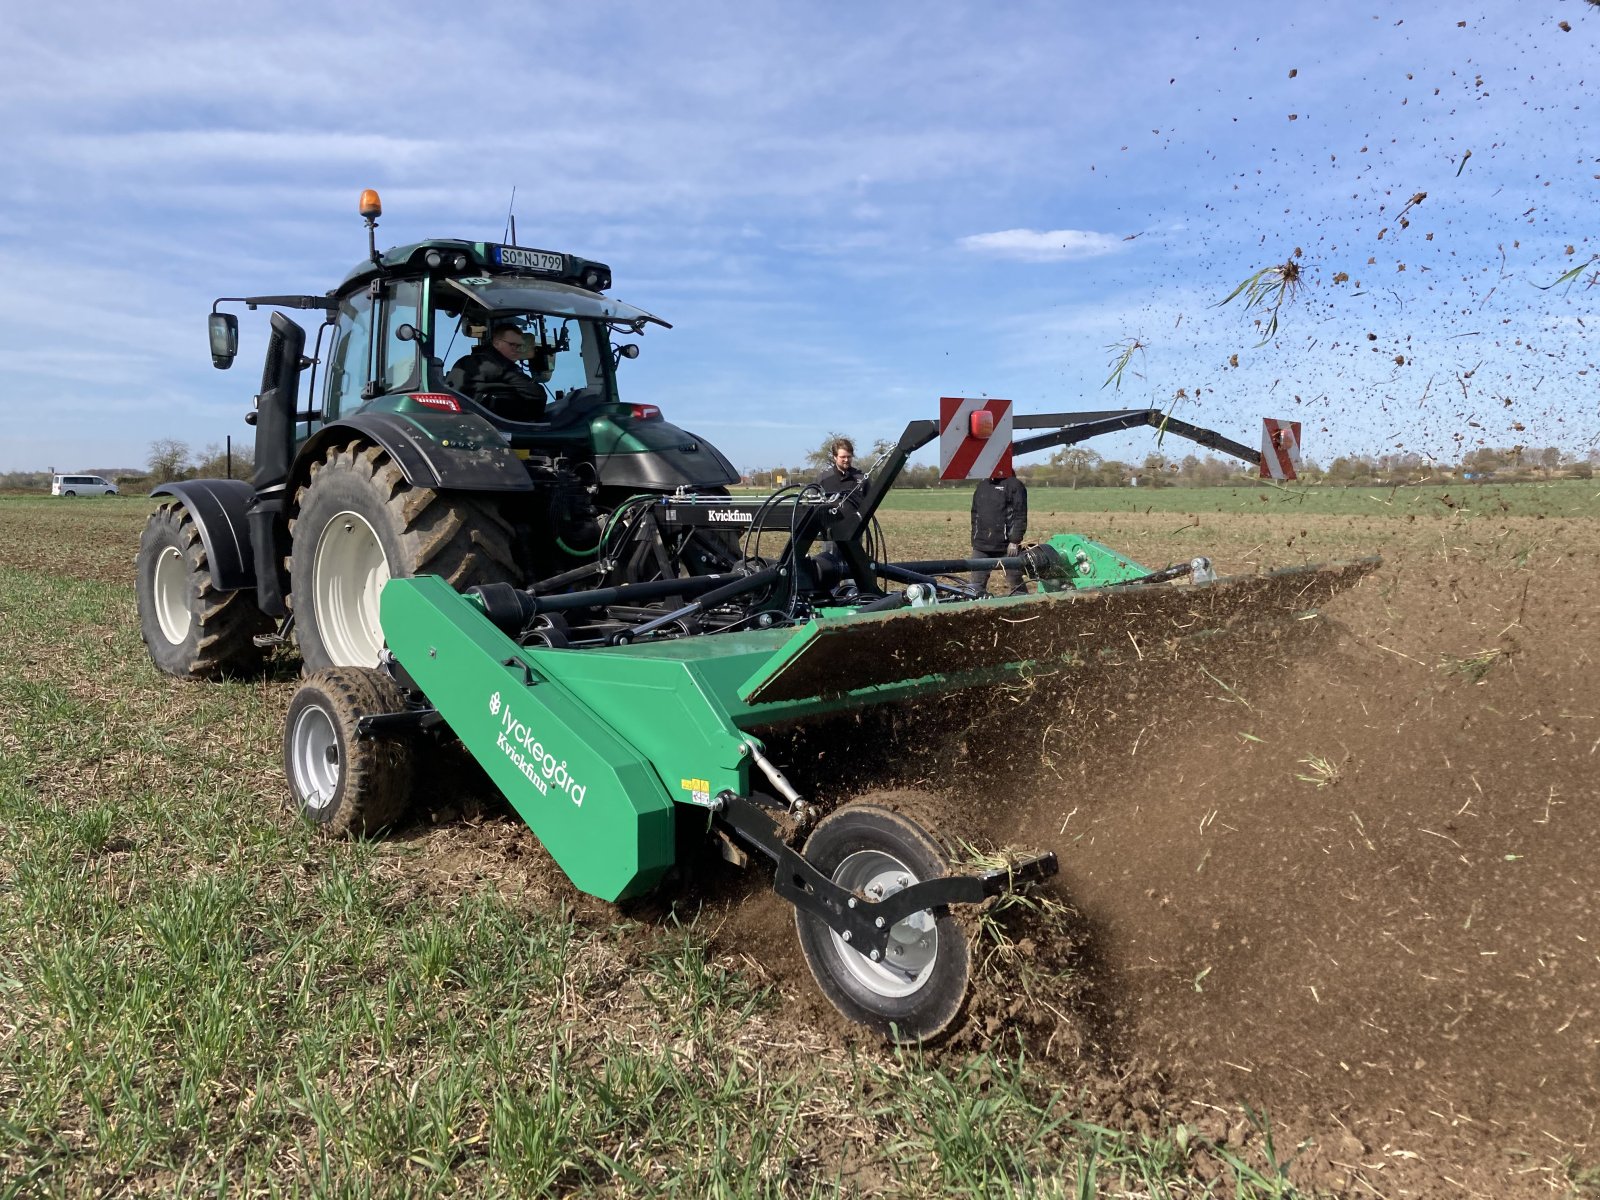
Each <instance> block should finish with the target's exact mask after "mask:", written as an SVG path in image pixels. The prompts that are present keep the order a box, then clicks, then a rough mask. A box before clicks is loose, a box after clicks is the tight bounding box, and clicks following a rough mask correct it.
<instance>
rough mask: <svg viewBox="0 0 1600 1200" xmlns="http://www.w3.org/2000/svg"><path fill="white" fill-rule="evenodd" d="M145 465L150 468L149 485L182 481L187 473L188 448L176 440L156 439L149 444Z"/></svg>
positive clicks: (185, 444)
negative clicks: (148, 455)
mask: <svg viewBox="0 0 1600 1200" xmlns="http://www.w3.org/2000/svg"><path fill="white" fill-rule="evenodd" d="M145 463H146V464H147V465H148V466H149V468H150V482H151V483H168V482H170V481H171V480H174V479H182V478H183V477H184V476H185V475H186V474H188V471H189V446H188V444H187V443H185V442H180V441H179V440H178V439H177V438H157V439H156V440H155V441H153V442H151V443H150V457H149V458H147V459H146V460H145Z"/></svg>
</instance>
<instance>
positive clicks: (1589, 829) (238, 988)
mask: <svg viewBox="0 0 1600 1200" xmlns="http://www.w3.org/2000/svg"><path fill="white" fill-rule="evenodd" d="M894 501H895V503H894V506H893V507H892V508H891V509H889V510H888V511H886V512H884V514H883V516H882V522H883V528H884V533H885V535H886V537H887V538H888V541H889V545H890V551H891V555H892V556H893V557H900V558H919V557H931V556H942V555H958V554H964V553H965V552H966V549H967V547H966V522H967V516H966V501H965V497H964V496H962V495H960V494H959V493H949V492H929V493H898V494H896V496H895V497H894ZM1112 506H1115V508H1114V510H1113V509H1112ZM150 508H151V504H150V502H149V501H146V500H141V499H134V498H121V499H105V500H78V501H75V502H73V501H62V500H47V499H36V498H16V497H0V1197H9V1196H13V1195H16V1196H22V1195H26V1196H33V1195H45V1196H56V1195H59V1196H80V1195H84V1196H86V1195H94V1194H102V1195H113V1194H133V1195H140V1194H152V1195H156V1194H158V1195H175V1194H176V1195H192V1194H200V1193H206V1194H217V1193H221V1194H228V1195H234V1194H255V1193H261V1194H284V1195H293V1194H317V1195H337V1196H346V1195H348V1196H365V1195H379V1196H401V1195H419V1196H421V1195H435V1194H442V1193H445V1194H448V1193H454V1194H460V1195H464V1196H527V1195H538V1194H570V1193H583V1194H596V1195H617V1196H624V1195H626V1196H633V1195H641V1194H651V1193H661V1194H674V1195H685V1196H702V1195H720V1196H741V1197H742V1196H810V1195H823V1196H831V1195H836V1194H847V1195H868V1196H878V1195H881V1196H897V1197H898V1196H945V1195H967V1194H977V1195H1019V1196H1033V1195H1071V1196H1091V1195H1101V1194H1103V1195H1132V1196H1167V1197H1191V1196H1196V1195H1205V1194H1211V1195H1217V1196H1234V1195H1244V1196H1287V1195H1317V1194H1325V1193H1326V1194H1335V1195H1350V1196H1383V1197H1399V1196H1424V1197H1445V1196H1452V1197H1454V1196H1467V1195H1471V1196H1485V1197H1521V1196H1587V1197H1596V1196H1600V1140H1597V1139H1600V1129H1597V1128H1596V1122H1597V1120H1600V866H1597V865H1596V861H1597V848H1600V783H1597V779H1600V661H1597V660H1600V519H1597V518H1600V484H1593V483H1588V482H1578V481H1563V482H1560V483H1556V484H1551V485H1547V486H1539V485H1519V486H1517V487H1505V488H1472V487H1467V488H1463V489H1459V490H1456V489H1437V488H1429V489H1416V490H1411V489H1399V490H1396V491H1388V490H1384V491H1372V492H1354V491H1349V492H1344V491H1334V492H1324V493H1317V492H1297V491H1292V490H1283V489H1255V488H1247V489H1239V490H1237V491H1235V490H1229V489H1212V490H1197V491H1187V490H1178V489H1170V490H1158V491H1151V492H1138V493H1135V492H1134V491H1133V490H1132V489H1121V490H1117V491H1110V490H1087V489H1086V490H1083V491H1079V492H1076V493H1074V492H1066V491H1046V490H1044V489H1038V490H1036V491H1035V492H1034V494H1033V496H1032V508H1033V521H1032V530H1031V532H1032V533H1033V535H1035V536H1042V535H1044V534H1046V533H1048V532H1051V531H1056V530H1062V529H1077V530H1081V531H1083V532H1086V533H1089V534H1090V535H1091V536H1095V537H1097V538H1098V539H1099V540H1101V541H1104V542H1106V543H1108V544H1110V545H1113V546H1115V547H1117V548H1118V549H1120V550H1122V551H1124V552H1126V553H1127V554H1128V555H1130V556H1131V557H1133V558H1135V559H1137V560H1138V561H1140V562H1143V563H1144V564H1145V565H1147V566H1152V567H1155V566H1161V565H1164V564H1165V563H1167V562H1169V561H1181V560H1186V559H1188V558H1189V557H1191V556H1192V555H1194V554H1196V553H1208V554H1210V555H1211V556H1212V557H1213V559H1214V560H1215V562H1216V564H1217V566H1218V567H1219V569H1221V570H1222V571H1223V572H1225V573H1249V572H1253V571H1255V570H1258V569H1265V568H1270V567H1277V566H1285V565H1291V564H1299V563H1304V562H1315V561H1322V560H1325V559H1343V558H1352V557H1356V556H1359V555H1364V554H1373V553H1376V554H1381V555H1383V557H1384V563H1383V565H1382V567H1381V568H1379V570H1378V571H1377V572H1376V573H1374V574H1373V575H1371V576H1369V577H1368V578H1367V579H1366V580H1365V581H1363V582H1362V583H1361V584H1360V585H1359V586H1357V587H1356V588H1355V589H1354V590H1352V591H1350V592H1347V593H1345V594H1344V595H1342V596H1340V597H1338V598H1337V599H1336V600H1334V601H1333V602H1332V603H1331V604H1330V605H1329V606H1328V607H1327V609H1326V611H1325V617H1326V618H1327V619H1326V621H1324V622H1322V623H1319V624H1316V625H1315V626H1314V627H1313V626H1312V625H1308V626H1307V628H1306V629H1305V630H1304V631H1302V633H1303V636H1300V637H1297V638H1294V639H1292V640H1287V641H1282V642H1279V641H1273V642H1270V643H1263V644H1262V645H1260V646H1246V647H1243V648H1239V647H1235V648H1233V649H1232V650H1230V651H1227V652H1223V651H1221V650H1219V652H1218V653H1217V654H1216V656H1215V657H1212V658H1207V659H1204V660H1199V661H1192V662H1183V663H1172V664H1167V663H1161V662H1153V661H1152V662H1146V661H1143V660H1141V659H1139V658H1137V657H1135V658H1134V659H1132V660H1130V661H1129V662H1128V663H1127V665H1126V667H1125V668H1119V669H1118V670H1116V671H1103V672H1101V673H1099V674H1098V675H1097V676H1095V677H1093V678H1090V677H1087V676H1085V677H1082V678H1074V677H1072V676H1070V675H1067V674H1058V675H1049V676H1043V677H1041V678H1039V679H1036V680H1035V681H1033V683H1032V685H1031V686H1029V687H1026V688H1020V689H1011V690H1006V691H995V692H992V693H986V694H983V695H968V696H963V697H955V698H946V699H944V700H942V701H940V702H939V703H937V704H925V705H923V706H922V707H920V708H919V709H917V710H913V711H911V712H909V713H906V714H902V715H900V716H899V717H897V718H896V719H895V720H893V721H884V722H869V723H867V724H863V725H862V726H860V727H859V729H858V728H857V727H856V726H855V725H854V724H853V723H835V724H833V725H830V726H829V727H827V728H822V729H815V730H803V731H799V732H798V733H796V734H794V735H792V736H789V737H787V738H784V739H781V740H780V741H778V742H776V743H775V745H774V749H775V752H778V753H780V754H781V755H782V757H783V760H784V766H785V769H786V770H788V771H790V772H791V774H792V775H793V776H794V777H795V778H796V780H797V782H800V783H801V785H802V786H803V787H804V788H806V789H807V790H808V791H810V792H812V793H813V794H815V795H817V796H819V797H820V798H822V799H824V800H828V799H838V798H841V797H843V796H847V795H850V794H853V793H855V792H858V791H862V790H867V789H872V788H881V787H886V786H907V785H914V786H919V787H923V788H931V789H934V790H937V791H939V792H940V793H942V801H941V802H942V804H943V805H944V806H945V807H946V809H947V810H948V811H949V812H950V813H952V814H954V815H955V817H956V819H957V820H958V821H962V820H964V821H965V825H964V826H963V828H964V830H966V831H970V832H971V834H972V835H973V838H974V841H975V842H977V843H980V844H981V843H982V842H983V840H984V839H985V838H988V839H992V840H995V841H1001V842H1012V843H1017V844H1023V845H1028V846H1035V847H1041V848H1052V849H1055V850H1057V851H1058V852H1059V853H1060V855H1061V861H1062V873H1061V876H1060V878H1059V880H1058V881H1057V883H1058V885H1059V886H1056V887H1055V888H1054V889H1053V890H1052V891H1051V892H1049V893H1047V894H1045V895H1044V896H1043V897H1042V898H1041V899H1040V900H1038V901H1037V902H1035V903H1034V904H1033V905H1031V906H1028V907H1026V908H1019V909H1017V910H1013V911H1011V912H1009V913H1004V914H999V915H998V916H992V917H990V918H986V919H985V920H983V921H980V922H978V923H977V927H978V928H977V932H978V934H979V936H980V938H981V939H982V946H983V966H982V975H983V980H982V983H981V986H980V987H979V989H978V992H977V994H976V995H975V997H974V1001H973V1006H972V1012H971V1014H970V1019H969V1021H968V1023H967V1025H966V1027H965V1029H964V1030H963V1032H962V1033H961V1034H960V1035H958V1036H957V1037H956V1038H954V1039H952V1040H951V1041H950V1042H949V1043H948V1044H946V1045H944V1046H942V1047H940V1048H938V1049H933V1050H927V1051H923V1052H919V1053H895V1052H892V1051H889V1050H886V1049H885V1048H883V1047H882V1046H881V1045H879V1044H877V1043H875V1042H874V1041H872V1040H871V1039H870V1038H867V1037H865V1036H864V1035H862V1034H860V1033H859V1032H857V1031H855V1030H853V1029H852V1028H849V1027H845V1026H843V1025H841V1023H840V1022H838V1021H837V1020H835V1019H834V1018H833V1017H832V1016H831V1015H830V1010H827V1008H826V1006H825V1004H824V1003H823V1002H822V1000H821V999H820V997H819V996H818V995H817V993H816V992H815V990H814V988H813V986H812V984H811V982H810V980H809V977H808V976H807V975H806V973H805V970H804V967H803V966H802V965H801V964H800V962H799V957H798V954H797V952H796V948H795V945H794V939H793V933H792V923H791V921H790V918H789V916H788V914H787V911H786V908H785V906H784V905H783V904H782V903H781V902H779V901H778V900H777V899H776V898H775V897H773V896H772V895H771V894H770V892H769V891H767V890H765V889H764V888H763V886H761V883H760V880H759V879H756V880H749V879H746V878H744V877H740V876H736V875H735V874H733V873H732V871H731V868H725V867H723V866H722V865H721V864H720V863H709V864H707V865H706V866H705V868H704V870H703V871H702V872H700V873H699V874H697V875H696V876H695V877H694V878H691V879H684V880H678V881H674V882H672V883H670V884H669V885H668V886H667V887H666V888H664V889H663V891H662V893H661V894H660V895H659V896H657V897H655V898H652V899H651V900H650V901H648V902H645V903H640V904H635V905H633V906H631V907H629V908H628V909H626V910H625V911H622V912H619V911H618V910H616V909H614V908H610V907H608V906H605V905H602V904H598V903H596V902H592V901H589V900H587V899H585V898H584V897H582V896H580V895H578V894H577V893H576V892H574V891H573V890H572V889H571V888H570V886H568V885H567V884H566V882H565V880H564V879H563V878H562V877H561V875H560V873H559V872H558V871H557V870H556V869H555V868H554V867H553V866H552V864H551V863H550V862H549V860H548V858H546V856H545V855H544V854H543V853H542V851H541V850H540V849H539V847H538V845H537V843H536V842H535V841H534V840H533V838H532V837H531V835H530V834H529V833H528V832H527V831H526V829H525V828H523V827H522V826H520V824H519V823H518V822H517V821H516V820H515V819H514V817H512V816H511V815H510V814H509V810H508V809H507V808H506V807H505V806H504V805H503V804H501V803H499V802H497V801H496V800H495V799H494V798H492V797H487V796H484V795H482V794H481V793H480V792H479V791H478V790H477V789H476V788H475V787H474V785H473V779H474V776H473V774H472V772H471V771H470V770H466V769H463V767H462V764H460V763H458V762H446V763H441V764H438V765H437V767H436V769H434V770H431V771H430V772H429V774H428V777H427V779H426V780H425V781H424V787H423V793H424V796H425V799H424V803H423V805H422V810H421V811H420V812H419V814H418V816H417V818H416V820H415V822H414V823H412V824H410V825H408V826H406V827H405V828H403V829H401V830H399V831H397V832H395V833H394V834H392V835H391V836H389V837H388V838H386V839H383V840H380V841H376V842H368V843H327V842H323V841H320V840H318V839H316V838H315V837H312V836H310V835H309V834H308V833H307V832H306V831H305V830H304V829H303V828H302V827H301V826H300V824H299V823H298V822H297V821H296V820H295V819H294V818H293V817H292V815H291V814H289V813H288V812H287V811H285V808H284V802H285V796H286V789H285V787H284V785H283V782H282V779H281V775H280V768H279V765H278V758H277V756H278V752H279V751H278V746H279V721H280V719H281V716H282V713H283V710H284V708H285V707H286V705H287V702H288V699H289V696H290V695H291V693H292V692H293V690H294V686H295V679H296V673H297V664H296V663H295V662H294V661H293V660H292V659H288V658H285V659H284V660H283V661H281V662H279V663H277V664H276V665H275V667H274V670H273V672H272V673H271V674H270V676H269V677H268V678H266V679H263V680H259V681H252V682H238V683H228V684H220V685H195V684H185V683H181V682H178V681H175V680H171V679H168V678H166V677H163V676H160V675H158V674H157V673H156V672H155V671H154V670H153V669H152V668H151V667H150V665H149V664H148V661H147V660H146V658H145V656H144V653H143V648H142V646H141V645H140V642H139V638H138V633H137V622H136V619H135V614H134V603H133V590H132V577H133V571H132V564H133V554H134V549H135V546H136V543H137V539H138V531H139V529H140V527H141V526H142V523H143V521H144V517H145V515H146V514H147V512H148V511H149V510H150ZM1118 649H1119V650H1122V649H1123V648H1121V647H1119V648H1118ZM1134 652H1135V654H1136V655H1137V647H1136V648H1135V651H1134Z"/></svg>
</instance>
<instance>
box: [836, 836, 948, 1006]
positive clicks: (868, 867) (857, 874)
mask: <svg viewBox="0 0 1600 1200" xmlns="http://www.w3.org/2000/svg"><path fill="white" fill-rule="evenodd" d="M833 881H834V883H836V884H838V885H839V886H840V887H842V888H844V889H845V890H846V891H848V892H855V893H860V894H861V895H863V896H865V897H867V899H869V900H873V901H878V900H883V899H886V898H888V897H889V896H892V895H894V894H895V893H896V892H901V891H904V890H905V889H906V888H908V887H910V886H911V885H912V884H914V883H918V882H920V881H919V880H918V879H917V877H916V876H915V875H914V874H912V873H911V872H910V871H909V870H908V869H907V868H906V865H905V864H904V863H902V862H901V861H900V860H899V859H897V858H895V857H894V856H893V855H891V854H885V853H884V852H883V851H881V850H857V851H856V852H855V853H854V854H852V855H850V856H848V857H847V858H846V859H845V860H844V861H843V862H841V863H840V864H839V866H838V868H837V869H836V870H835V871H834V873H833ZM832 937H833V952H834V954H836V955H837V956H838V958H839V961H840V963H842V964H843V965H844V969H845V970H846V971H847V972H849V974H850V975H851V976H853V977H854V978H855V980H856V982H857V983H859V984H861V985H862V986H863V987H865V988H867V989H869V990H870V991H872V992H873V993H875V994H876V995H879V996H883V997H885V998H888V999H899V998H902V997H905V996H909V995H911V994H912V993H913V992H915V991H916V990H917V989H918V988H920V987H921V986H922V985H923V984H924V983H926V982H927V981H928V976H929V975H931V974H932V973H933V967H934V964H935V963H936V962H937V961H938V958H939V929H938V926H937V925H936V924H935V923H934V919H933V914H932V913H931V912H929V911H928V910H927V909H923V910H922V911H920V912H914V913H912V914H911V915H910V916H909V917H907V918H906V919H905V920H903V921H898V922H896V923H895V924H894V925H892V926H890V928H889V945H888V947H887V949H886V951H885V953H884V956H883V960H882V961H881V962H873V961H872V960H871V959H870V958H868V957H867V956H866V955H864V954H858V953H857V952H856V951H855V950H854V949H853V948H852V947H851V946H850V943H848V942H846V941H845V940H844V939H843V938H841V937H840V936H839V935H838V934H837V933H834V934H833V935H832Z"/></svg>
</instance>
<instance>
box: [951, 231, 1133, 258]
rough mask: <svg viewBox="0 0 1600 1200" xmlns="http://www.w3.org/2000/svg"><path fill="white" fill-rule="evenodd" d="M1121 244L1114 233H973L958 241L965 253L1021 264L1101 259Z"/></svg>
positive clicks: (1121, 245)
mask: <svg viewBox="0 0 1600 1200" xmlns="http://www.w3.org/2000/svg"><path fill="white" fill-rule="evenodd" d="M1123 244H1124V243H1123V239H1122V238H1120V237H1118V236H1117V235H1116V234H1114V233H1094V232H1091V231H1089V230H1086V229H1047V230H1039V229H1002V230H999V231H998V232H996V233H974V234H972V235H970V236H969V237H964V238H962V239H961V245H962V247H963V248H964V249H967V250H971V251H974V252H976V253H979V254H986V255H988V256H990V257H991V258H1010V259H1017V260H1019V261H1021V262H1061V261H1063V260H1065V259H1074V258H1100V257H1103V256H1104V255H1107V254H1116V253H1117V252H1118V251H1120V250H1121V249H1122V248H1123Z"/></svg>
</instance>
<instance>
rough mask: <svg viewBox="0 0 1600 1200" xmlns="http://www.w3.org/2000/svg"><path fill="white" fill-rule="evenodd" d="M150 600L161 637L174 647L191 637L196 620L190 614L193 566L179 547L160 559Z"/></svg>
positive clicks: (152, 582) (157, 560)
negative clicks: (192, 624)
mask: <svg viewBox="0 0 1600 1200" xmlns="http://www.w3.org/2000/svg"><path fill="white" fill-rule="evenodd" d="M150 598H151V600H152V601H153V602H154V608H155V613H156V624H157V625H159V626H160V627H161V636H162V637H164V638H166V639H167V641H169V642H171V643H172V644H173V645H174V646H178V645H182V644H183V641H184V639H185V638H187V637H188V636H189V626H190V624H191V623H192V622H193V621H194V616H193V614H192V613H190V611H189V564H188V563H187V562H185V561H184V558H183V554H182V553H181V552H180V551H179V550H178V548H177V547H176V546H168V547H166V548H165V549H163V550H162V551H161V554H160V556H159V557H158V558H157V559H156V565H155V571H154V573H153V578H152V579H151V588H150Z"/></svg>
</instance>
